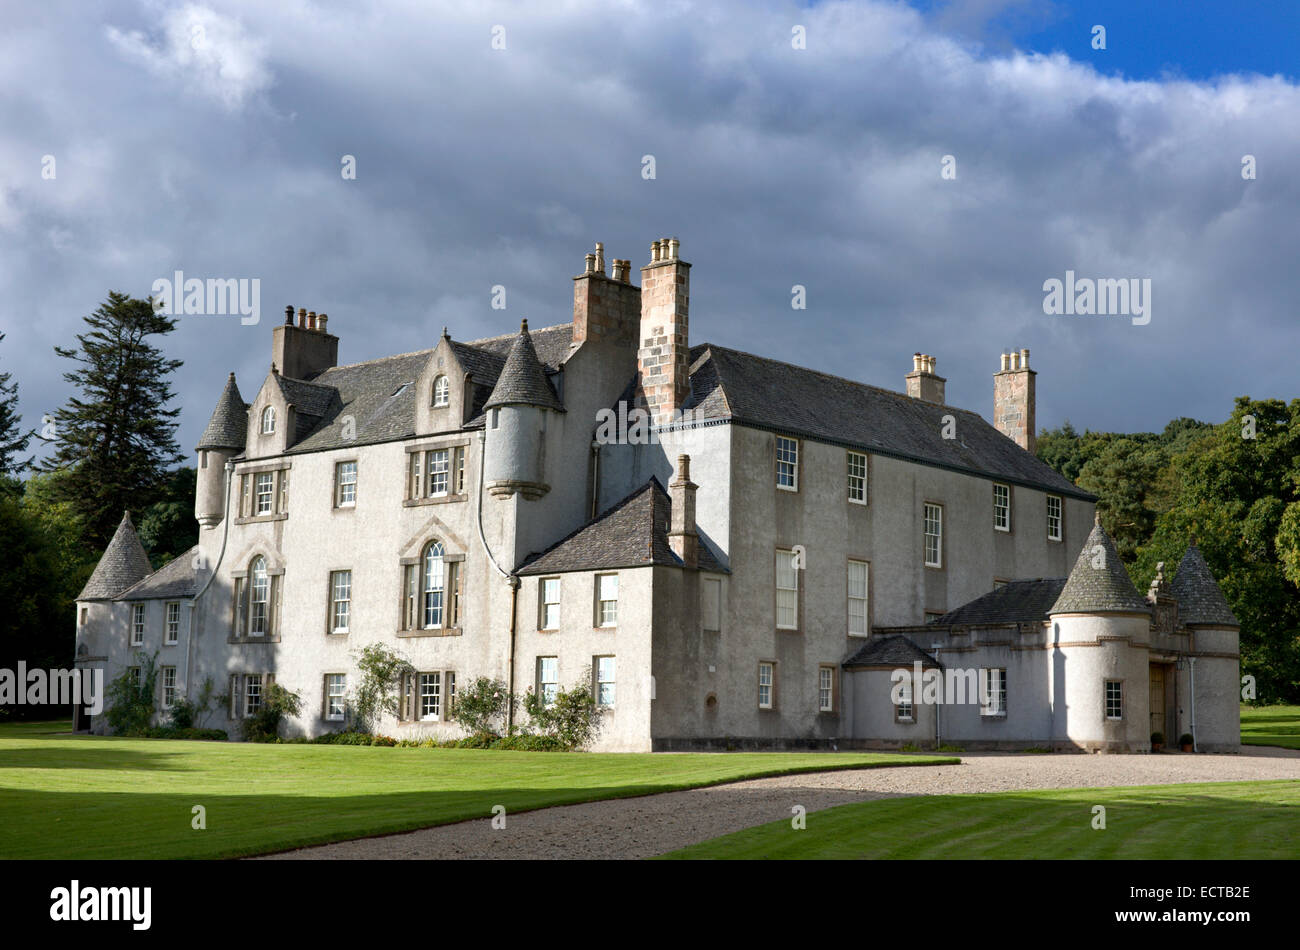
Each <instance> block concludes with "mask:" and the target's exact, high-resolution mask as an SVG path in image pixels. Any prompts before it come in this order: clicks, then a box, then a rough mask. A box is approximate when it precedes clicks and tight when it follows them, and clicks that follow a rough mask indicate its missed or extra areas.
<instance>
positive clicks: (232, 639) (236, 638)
mask: <svg viewBox="0 0 1300 950" xmlns="http://www.w3.org/2000/svg"><path fill="white" fill-rule="evenodd" d="M257 553H258V552H254V553H253V554H252V555H251V556H250V557H249V558H248V563H249V564H252V563H253V559H254V558H256V557H257ZM262 557H265V558H266V576H267V577H278V578H280V585H283V583H284V568H283V567H271V559H270V558H269V557H266V555H265V554H263V555H262ZM249 574H250V571H249V570H248V569H247V568H244V569H243V570H238V571H231V572H230V579H231V580H232V581H233V580H247V579H248V576H249ZM233 586H234V587H235V588H236V589H237V588H238V586H239V585H238V584H235V585H233ZM234 609H235V616H236V617H238V616H239V613H238V611H239V604H238V603H237V602H236V603H235V604H234ZM270 609H271V610H274V609H275V605H274V604H271V605H270ZM276 619H279V618H278V617H277V618H276ZM226 642H227V643H279V642H280V625H279V624H275V626H274V629H273V630H272V631H271V633H270V635H263V636H260V637H253V636H248V635H240V634H237V633H234V632H233V631H232V632H231V633H229V634H227V635H226Z"/></svg>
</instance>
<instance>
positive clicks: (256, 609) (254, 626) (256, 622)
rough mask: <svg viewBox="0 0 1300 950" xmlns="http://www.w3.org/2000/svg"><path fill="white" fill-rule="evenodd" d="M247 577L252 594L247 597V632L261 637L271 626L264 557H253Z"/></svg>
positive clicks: (268, 586)
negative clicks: (250, 583)
mask: <svg viewBox="0 0 1300 950" xmlns="http://www.w3.org/2000/svg"><path fill="white" fill-rule="evenodd" d="M249 577H250V579H251V581H252V585H251V591H252V596H251V597H250V598H249V610H248V633H249V635H250V636H254V637H261V636H265V635H266V633H267V631H268V630H270V627H271V624H270V620H271V577H270V575H269V574H268V573H267V571H266V558H264V557H262V556H261V555H260V554H259V555H258V556H257V557H255V558H253V564H252V566H251V568H250V569H249Z"/></svg>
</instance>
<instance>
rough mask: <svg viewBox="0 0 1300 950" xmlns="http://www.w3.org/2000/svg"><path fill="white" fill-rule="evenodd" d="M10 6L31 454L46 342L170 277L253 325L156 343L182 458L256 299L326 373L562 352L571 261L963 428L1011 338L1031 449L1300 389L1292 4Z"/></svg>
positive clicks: (45, 373)
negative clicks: (1095, 300)
mask: <svg viewBox="0 0 1300 950" xmlns="http://www.w3.org/2000/svg"><path fill="white" fill-rule="evenodd" d="M6 15H7V21H6V30H5V31H4V32H3V34H0V254H2V255H3V258H0V259H3V261H4V266H3V267H0V301H4V303H3V305H0V331H3V332H4V333H6V334H7V337H6V339H5V340H4V341H3V342H0V368H2V369H7V370H10V371H12V372H13V373H14V376H15V379H16V380H17V381H18V382H19V384H20V386H21V396H22V401H21V410H22V412H23V413H24V416H25V419H26V421H27V423H28V424H29V425H39V422H40V419H41V417H42V415H43V414H45V413H48V412H51V411H52V410H53V409H54V408H56V407H57V406H59V405H61V404H63V403H64V402H65V401H66V400H67V398H68V396H69V395H70V393H69V390H68V388H67V385H66V384H65V383H64V382H63V380H62V379H61V374H62V373H63V372H64V371H65V366H64V365H62V364H63V362H64V361H62V360H60V359H58V358H57V357H55V355H54V353H53V347H54V346H55V345H56V344H57V345H68V344H69V343H70V342H72V337H73V335H74V334H76V333H77V332H80V331H81V329H82V322H81V318H82V316H83V315H85V314H87V313H90V312H91V311H92V310H94V309H95V307H96V306H97V305H98V304H99V303H100V302H101V301H102V300H103V298H104V297H105V295H106V294H107V292H108V290H109V289H114V290H121V291H124V292H129V293H132V294H135V295H137V296H145V295H147V294H148V293H149V290H150V288H151V286H152V283H153V281H154V280H155V279H157V278H160V277H169V276H170V275H171V274H172V273H173V272H174V271H175V270H178V269H179V270H182V271H184V272H185V274H186V275H187V276H191V277H200V278H222V279H224V278H233V279H257V280H259V281H260V287H261V303H262V321H261V323H260V324H259V325H256V326H244V325H241V324H240V321H239V319H238V318H237V317H221V316H184V317H182V318H181V322H180V326H179V328H178V330H177V331H176V333H174V334H173V335H172V337H171V338H170V339H169V341H168V343H167V348H168V351H169V354H170V355H173V356H176V357H178V358H180V359H183V360H184V361H185V366H184V368H183V369H182V370H181V371H180V372H179V374H178V375H177V377H176V390H177V394H178V402H179V404H180V405H181V407H182V410H183V411H182V416H181V430H180V434H179V438H180V441H181V444H182V446H183V447H185V448H186V449H187V450H188V449H189V448H190V447H191V446H193V444H194V442H195V440H196V439H197V437H198V435H199V433H200V432H201V430H202V428H203V425H204V424H205V422H206V420H207V417H208V415H209V413H210V412H211V409H212V406H213V404H214V402H215V400H216V398H217V396H218V394H219V393H220V391H221V387H222V385H223V383H224V380H225V378H226V374H227V373H228V372H230V371H234V372H235V373H236V374H237V376H238V379H239V384H240V387H241V390H242V391H243V393H244V396H245V398H251V397H252V394H253V393H254V392H255V391H256V390H257V388H258V386H259V385H260V383H261V381H262V379H263V378H264V376H265V374H266V372H267V370H268V368H269V363H270V328H271V326H272V325H273V323H274V322H275V321H276V319H277V317H276V314H278V313H282V312H283V307H284V306H285V305H286V304H293V305H294V306H303V307H307V308H309V309H314V310H317V311H325V312H328V313H329V314H330V330H331V331H332V332H334V333H337V334H338V335H339V337H340V339H341V346H340V348H341V352H340V356H341V359H342V360H343V361H345V362H355V361H359V360H365V359H372V358H376V357H380V356H385V355H389V354H392V353H402V352H409V351H412V350H418V349H424V348H426V347H430V346H432V345H434V343H435V342H436V341H437V338H438V335H439V334H440V333H441V331H442V328H443V327H444V326H447V327H448V328H449V330H450V332H451V334H452V336H453V337H455V338H458V339H462V340H468V339H473V338H475V337H482V336H489V335H495V334H500V333H506V332H510V331H512V330H513V329H515V328H517V327H518V323H519V319H520V318H521V317H527V318H528V319H529V322H530V324H531V325H533V326H545V325H551V324H555V323H561V322H565V321H567V320H569V319H571V313H572V281H571V279H570V278H571V277H572V276H574V275H575V274H577V273H579V272H580V271H581V269H582V266H583V255H584V254H586V253H587V252H588V251H589V250H591V249H592V246H593V244H594V243H595V242H596V241H601V242H603V243H604V245H605V249H606V250H605V253H606V258H607V259H609V258H614V257H618V258H629V259H631V260H632V262H633V265H634V267H638V268H639V267H640V266H641V265H642V264H644V263H646V262H647V261H648V259H649V248H650V243H651V241H653V240H655V239H657V238H660V237H664V236H677V237H678V238H679V239H680V240H681V256H682V257H683V258H684V259H685V260H688V261H690V262H691V263H692V265H693V271H692V288H691V289H692V296H691V335H692V340H693V341H694V342H702V341H713V342H716V343H720V344H723V345H727V346H732V347H736V348H738V349H742V350H746V351H749V352H754V353H758V354H762V355H767V356H774V357H777V358H780V359H784V360H788V361H791V362H795V363H799V364H802V365H806V366H811V367H815V368H817V369H821V370H824V371H827V372H831V373H836V374H839V375H842V376H846V377H850V378H854V379H859V380H861V381H863V382H867V383H871V384H874V385H880V386H887V387H890V388H895V389H901V388H903V385H904V383H903V377H904V374H905V373H906V372H908V371H909V370H910V369H911V365H912V360H911V354H912V353H913V352H916V351H923V352H927V353H931V354H933V355H934V356H935V357H936V358H937V361H938V364H937V369H938V371H939V373H940V374H941V375H944V376H946V377H947V379H948V385H947V394H948V398H949V401H950V402H951V403H953V404H955V405H958V406H962V407H965V408H969V409H973V410H976V411H979V412H981V413H983V414H984V415H985V416H986V417H987V416H989V415H990V414H991V411H992V378H991V377H992V374H993V372H994V371H995V370H996V368H997V366H998V363H999V354H1000V353H1001V352H1002V351H1003V350H1006V349H1010V348H1016V349H1019V348H1021V347H1028V348H1030V349H1031V350H1032V353H1033V357H1032V364H1033V365H1034V367H1035V368H1036V369H1037V370H1038V372H1039V377H1038V421H1039V426H1040V429H1041V428H1045V427H1049V426H1056V425H1059V424H1060V423H1061V422H1062V421H1064V420H1065V419H1066V418H1069V419H1070V420H1071V421H1072V422H1073V423H1074V424H1075V425H1076V426H1077V427H1079V428H1083V427H1091V428H1094V429H1107V430H1121V431H1139V430H1150V429H1159V428H1161V427H1163V425H1164V424H1165V423H1166V422H1167V421H1168V420H1169V419H1171V418H1174V417H1177V416H1183V415H1190V416H1195V417H1198V418H1202V419H1207V420H1220V419H1223V418H1225V417H1226V416H1227V415H1228V413H1229V411H1230V408H1231V403H1232V399H1233V397H1235V396H1238V395H1242V394H1249V395H1251V396H1253V397H1256V398H1259V397H1265V396H1268V397H1281V398H1285V399H1291V398H1294V397H1296V396H1297V373H1296V369H1295V356H1294V354H1296V353H1297V352H1300V321H1297V319H1296V317H1295V312H1296V306H1295V301H1296V300H1297V299H1300V268H1298V267H1297V266H1296V264H1295V262H1296V260H1297V259H1298V258H1300V213H1298V212H1300V187H1297V173H1300V87H1298V86H1297V80H1296V78H1295V76H1294V75H1293V74H1291V73H1290V72H1288V69H1289V68H1290V58H1289V57H1290V55H1291V54H1290V50H1289V45H1290V44H1291V43H1292V42H1293V40H1294V37H1296V36H1297V35H1300V31H1297V30H1296V29H1295V27H1296V25H1297V24H1296V22H1295V20H1296V16H1297V14H1296V13H1295V12H1293V10H1292V9H1291V5H1286V6H1284V5H1281V4H1251V3H1241V4H1226V3H1225V4H1209V3H1195V2H1186V3H1147V2H1142V3H1137V2H1134V3H1091V4H1071V3H1065V2H1060V0H1052V2H1050V3H1044V2H1019V0H967V2H954V3H940V2H932V3H931V2H927V3H917V4H916V5H913V6H909V5H907V4H904V3H900V2H893V0H874V2H872V0H863V2H828V3H818V4H816V5H815V6H813V7H808V6H806V5H803V4H799V3H794V2H787V3H783V2H765V3H753V2H748V0H718V2H711V3H694V2H691V0H671V2H670V0H659V2H656V3H653V4H644V3H637V2H630V0H629V2H622V3H615V2H610V0H571V2H569V3H566V4H564V5H559V6H550V5H548V6H547V7H546V8H545V9H544V10H542V11H540V12H539V11H537V10H533V9H530V7H529V6H523V5H520V4H516V3H493V2H490V0H475V2H471V0H465V2H456V3H452V2H432V0H392V2H388V3H384V4H382V5H359V4H353V3H340V2H316V0H284V2H278V3H274V4H268V3H264V2H260V0H138V2H137V0H127V2H107V0H101V2H95V0H48V2H43V3H27V4H23V5H19V6H14V7H10V8H8V9H7V10H6ZM1096 23H1101V24H1102V25H1104V26H1106V27H1107V49H1106V50H1105V51H1094V50H1092V48H1091V46H1090V40H1091V28H1092V26H1093V25H1094V24H1096ZM496 26H501V27H503V28H504V36H505V38H506V43H505V48H504V49H493V48H492V45H491V37H492V31H493V28H494V27H496ZM796 27H802V28H803V30H804V33H805V35H806V44H805V47H804V48H802V49H799V48H796V45H795V44H794V43H793V42H792V36H793V34H794V30H795V28H796ZM196 36H197V37H199V39H200V41H199V42H197V43H196V42H195V38H196ZM346 155H351V156H354V157H355V159H356V167H357V176H356V178H355V179H344V178H343V177H342V175H341V174H340V165H341V161H342V158H343V156H346ZM645 155H653V156H654V157H655V160H656V175H655V177H654V178H653V179H647V178H644V177H643V175H642V171H643V163H642V159H643V157H644V156H645ZM45 156H52V157H53V158H54V159H55V160H56V167H57V175H56V176H55V177H54V178H47V177H44V176H43V175H42V167H43V161H44V158H45ZM946 156H951V157H952V160H953V163H954V164H953V167H954V168H955V170H956V176H955V177H950V178H945V177H943V174H942V169H943V168H944V164H945V157H946ZM1246 156H1250V157H1251V159H1252V161H1253V162H1254V164H1255V167H1256V176H1255V177H1254V178H1252V179H1247V178H1243V175H1242V167H1243V166H1242V162H1243V159H1244V158H1245V157H1246ZM1067 271H1073V272H1075V273H1076V275H1078V276H1080V277H1089V278H1096V279H1140V280H1150V281H1151V286H1152V309H1151V320H1150V322H1149V323H1147V324H1145V325H1135V324H1134V323H1133V322H1132V321H1131V320H1130V319H1128V318H1127V317H1115V316H1108V317H1101V316H1090V317H1089V316H1078V315H1051V314H1046V313H1044V311H1043V298H1044V291H1043V286H1044V282H1045V281H1048V280H1052V279H1063V278H1064V277H1065V274H1066V272H1067ZM634 273H635V272H634ZM497 285H501V286H504V287H505V288H506V290H507V305H506V308H505V310H494V309H493V308H492V307H491V299H492V288H493V287H494V286H497ZM795 285H800V286H803V287H805V288H806V299H807V309H806V310H802V311H792V309H791V306H790V303H791V296H792V294H791V289H792V287H793V286H795Z"/></svg>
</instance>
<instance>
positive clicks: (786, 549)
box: [772, 544, 869, 633]
mask: <svg viewBox="0 0 1300 950" xmlns="http://www.w3.org/2000/svg"><path fill="white" fill-rule="evenodd" d="M796 547H798V545H797V544H790V545H781V544H778V545H776V547H775V548H773V553H772V628H773V629H774V630H775V631H776V632H777V633H801V632H802V631H803V611H804V583H803V575H804V573H805V572H806V571H807V570H808V565H807V563H805V564H804V565H803V567H802V568H795V569H794V592H795V601H794V624H795V625H794V626H793V627H782V626H781V625H780V624H778V623H777V606H776V591H777V588H776V555H777V554H789V555H790V556H791V557H792V558H793V557H794V549H795V548H796ZM804 555H805V557H806V556H807V551H806V550H805V552H804ZM868 583H869V582H868ZM783 589H784V588H783ZM868 593H869V592H868ZM847 605H848V601H847V599H846V600H845V606H846V609H847ZM845 626H846V627H847V623H846V624H845Z"/></svg>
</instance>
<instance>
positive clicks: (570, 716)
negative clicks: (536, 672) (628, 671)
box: [524, 670, 604, 750]
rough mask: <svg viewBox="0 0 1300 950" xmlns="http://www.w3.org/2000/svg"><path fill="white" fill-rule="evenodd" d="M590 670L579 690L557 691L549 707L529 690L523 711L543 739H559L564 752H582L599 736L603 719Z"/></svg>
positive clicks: (575, 688)
mask: <svg viewBox="0 0 1300 950" xmlns="http://www.w3.org/2000/svg"><path fill="white" fill-rule="evenodd" d="M590 680H591V675H590V670H588V671H587V676H585V677H584V679H583V681H581V682H580V683H579V684H578V685H577V686H573V687H570V688H569V689H567V690H566V689H561V690H557V691H556V694H555V701H554V702H553V703H550V704H549V705H547V704H546V703H544V702H543V701H542V699H541V697H540V696H538V695H537V694H536V693H534V692H533V690H532V688H531V687H530V688H529V690H528V692H527V693H525V694H524V708H525V709H526V710H528V716H529V718H530V719H531V720H532V722H533V725H535V726H536V727H537V729H538V730H539V731H540V732H541V733H542V735H544V736H549V737H551V738H553V739H556V740H558V741H559V742H560V744H561V745H562V746H563V747H564V748H565V749H570V750H573V749H582V748H585V747H586V746H587V745H589V744H590V743H591V741H592V740H593V739H595V738H596V736H597V735H598V734H599V733H600V729H601V726H603V725H604V719H603V718H602V716H601V711H600V707H599V706H597V705H596V697H595V694H594V693H593V692H592V689H591V683H590Z"/></svg>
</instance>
